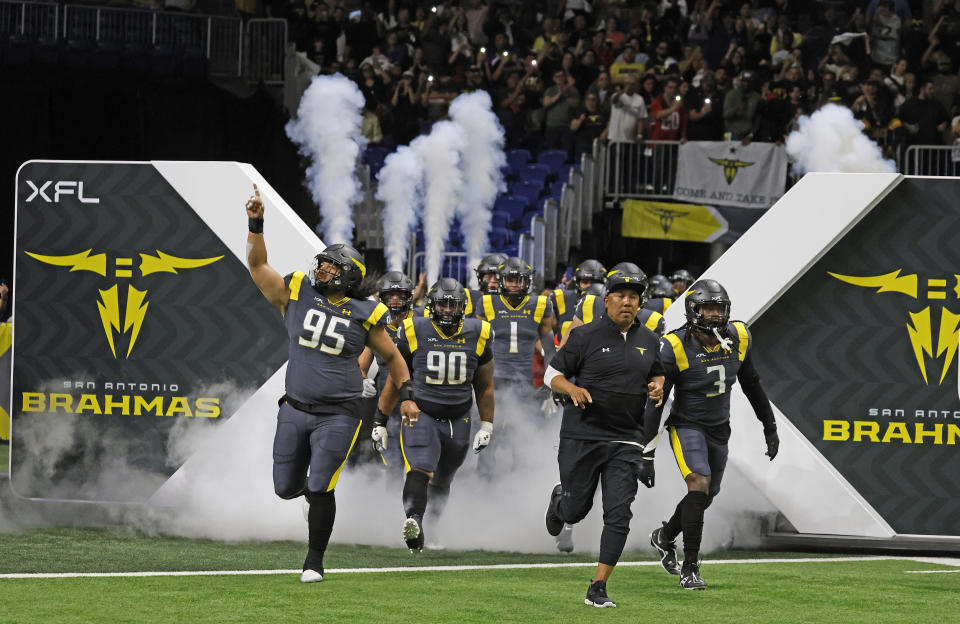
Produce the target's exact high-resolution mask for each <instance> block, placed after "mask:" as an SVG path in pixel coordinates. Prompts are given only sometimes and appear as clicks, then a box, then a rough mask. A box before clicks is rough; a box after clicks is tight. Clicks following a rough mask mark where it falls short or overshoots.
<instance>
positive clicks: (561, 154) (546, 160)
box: [537, 149, 568, 179]
mask: <svg viewBox="0 0 960 624" xmlns="http://www.w3.org/2000/svg"><path fill="white" fill-rule="evenodd" d="M567 158H568V156H567V152H566V151H565V150H560V149H549V150H543V151H542V152H540V154H538V155H537V162H538V163H543V164H544V165H547V166H548V167H550V173H551V174H552V175H553V177H555V178H558V179H559V178H560V176H561V175H562V174H563V172H564V170H565V167H564V165H565V164H566V162H567Z"/></svg>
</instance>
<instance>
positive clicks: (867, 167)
mask: <svg viewBox="0 0 960 624" xmlns="http://www.w3.org/2000/svg"><path fill="white" fill-rule="evenodd" d="M862 130H863V124H862V123H861V122H859V121H857V120H856V119H854V118H853V113H852V112H851V111H850V109H848V108H845V107H843V106H838V105H836V104H827V105H825V106H823V107H822V108H821V109H820V110H818V111H816V112H815V113H813V114H812V115H810V116H809V117H807V116H806V115H804V116H803V117H801V118H800V121H799V129H798V130H795V131H793V132H791V133H790V136H788V137H787V144H786V147H787V154H788V155H789V156H790V157H791V158H793V159H794V160H795V164H794V170H795V171H797V172H798V173H807V172H811V171H821V172H837V173H895V172H896V170H897V168H896V165H895V164H894V162H893V161H892V160H884V158H883V154H882V152H881V151H880V148H879V147H877V144H876V143H874V142H873V141H871V140H870V139H869V138H867V136H866V135H864V134H863V132H862Z"/></svg>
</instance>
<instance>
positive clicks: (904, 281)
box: [827, 269, 917, 299]
mask: <svg viewBox="0 0 960 624" xmlns="http://www.w3.org/2000/svg"><path fill="white" fill-rule="evenodd" d="M827 274H828V275H830V276H831V277H835V278H837V279H838V280H840V281H841V282H846V283H848V284H853V285H854V286H866V287H868V288H876V289H877V292H878V293H882V292H898V293H903V294H905V295H909V296H911V297H913V298H914V299H916V298H917V275H916V274H913V275H904V276H903V277H900V269H897V270H896V271H894V272H893V273H887V274H886V275H868V276H864V277H857V276H854V275H839V274H837V273H830V272H829V271H827Z"/></svg>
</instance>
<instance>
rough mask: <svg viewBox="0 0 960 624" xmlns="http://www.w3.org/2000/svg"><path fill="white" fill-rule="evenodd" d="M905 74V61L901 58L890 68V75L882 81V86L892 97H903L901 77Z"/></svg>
mask: <svg viewBox="0 0 960 624" xmlns="http://www.w3.org/2000/svg"><path fill="white" fill-rule="evenodd" d="M906 73H907V59H905V58H903V57H902V56H901V57H900V58H898V59H897V62H896V63H894V64H893V67H891V68H890V75H889V76H886V77H885V78H884V79H883V86H885V87H886V88H887V89H888V90H889V91H890V95H891V96H892V97H894V98H896V97H897V96H903V77H904V76H905V75H906Z"/></svg>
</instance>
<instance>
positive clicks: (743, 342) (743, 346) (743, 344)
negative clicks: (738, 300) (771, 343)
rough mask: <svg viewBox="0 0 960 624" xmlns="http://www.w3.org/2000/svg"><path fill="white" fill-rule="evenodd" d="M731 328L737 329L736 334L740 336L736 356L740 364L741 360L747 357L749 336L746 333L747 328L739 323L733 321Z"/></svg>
mask: <svg viewBox="0 0 960 624" xmlns="http://www.w3.org/2000/svg"><path fill="white" fill-rule="evenodd" d="M733 326H734V327H736V328H737V334H739V336H740V349H739V351H740V352H739V353H738V354H737V355H738V356H739V357H740V361H741V362H742V361H743V358H745V357H747V348H748V347H749V346H750V334H749V333H747V327H746V326H745V325H744V324H743V323H741V322H740V321H734V323H733Z"/></svg>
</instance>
